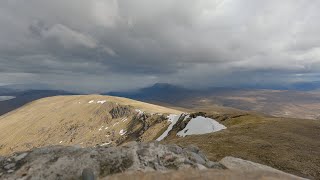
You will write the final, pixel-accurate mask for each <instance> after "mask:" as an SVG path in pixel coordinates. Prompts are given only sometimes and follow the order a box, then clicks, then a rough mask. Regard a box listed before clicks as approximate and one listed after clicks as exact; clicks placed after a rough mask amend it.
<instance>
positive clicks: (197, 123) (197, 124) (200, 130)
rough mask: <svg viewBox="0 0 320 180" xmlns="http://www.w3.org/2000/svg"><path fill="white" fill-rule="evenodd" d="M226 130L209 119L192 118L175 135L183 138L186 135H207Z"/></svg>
mask: <svg viewBox="0 0 320 180" xmlns="http://www.w3.org/2000/svg"><path fill="white" fill-rule="evenodd" d="M226 128H227V127H225V126H224V125H222V124H220V123H219V122H217V121H215V120H213V119H211V118H205V117H202V116H198V117H196V118H192V119H191V120H190V121H189V123H188V124H187V126H186V127H185V128H184V129H183V130H181V131H180V132H178V133H177V135H178V136H182V137H185V136H186V135H192V134H207V133H212V132H217V131H221V130H223V129H226Z"/></svg>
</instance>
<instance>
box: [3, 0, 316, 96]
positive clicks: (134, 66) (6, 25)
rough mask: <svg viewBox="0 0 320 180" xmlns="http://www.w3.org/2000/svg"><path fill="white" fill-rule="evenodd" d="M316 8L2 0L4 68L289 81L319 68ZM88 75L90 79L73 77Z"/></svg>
mask: <svg viewBox="0 0 320 180" xmlns="http://www.w3.org/2000/svg"><path fill="white" fill-rule="evenodd" d="M319 8H320V2H319V1H313V0H283V1H278V0H270V1H256V0H244V1H235V0H197V1H185V0H162V1H156V0H135V1H132V0H91V1H87V0H68V1H63V0H56V1H49V0H29V1H12V0H4V1H1V2H0V24H1V27H2V29H1V31H0V38H1V41H0V65H1V66H2V67H0V70H1V71H2V72H5V73H10V72H13V71H14V72H15V73H32V74H34V76H39V78H38V79H37V80H38V81H41V82H52V83H54V84H55V85H57V86H59V85H61V87H62V88H63V87H67V86H68V88H70V87H72V86H73V85H74V86H77V87H79V88H80V87H81V85H82V86H83V89H95V88H96V89H99V90H100V89H103V88H106V89H107V88H108V89H111V90H112V89H117V88H120V87H121V88H125V87H126V84H127V87H128V88H130V87H132V84H133V83H135V84H136V85H135V86H142V85H145V82H148V83H153V82H156V81H165V82H166V81H169V82H173V83H180V84H188V85H191V86H192V85H193V84H196V83H197V84H199V83H202V85H203V86H207V85H213V84H222V85H223V84H226V83H229V84H230V83H235V84H237V83H240V84H241V83H248V81H250V80H251V79H252V78H251V77H253V76H256V77H259V78H258V79H263V78H264V77H265V73H268V74H275V75H277V76H279V77H278V78H272V77H271V75H270V77H268V78H267V77H266V79H268V81H274V82H281V81H289V80H290V77H292V78H293V79H294V78H296V76H295V74H304V75H307V74H314V73H315V72H318V71H319V70H320V66H319V64H320V55H319V46H320V39H319V37H320V34H319V33H320V23H318V19H319V18H320V13H319V11H318V9H319ZM39 69H43V70H39ZM55 73H59V75H60V76H64V75H65V76H68V77H67V78H66V79H67V81H69V84H68V83H67V82H66V80H62V79H61V77H59V78H58V77H57V76H56V75H55ZM280 74H281V75H280ZM110 75H112V76H110ZM86 76H88V77H89V76H90V77H95V78H91V79H90V81H91V82H90V83H79V84H77V83H76V82H77V81H81V79H82V78H83V77H86ZM106 76H108V77H112V78H113V79H111V78H107V80H105V79H106V78H104V77H106ZM240 76H241V77H240ZM280 76H281V77H283V78H281V77H280ZM100 77H101V78H100ZM126 77H127V78H126ZM150 77H153V78H151V79H150ZM183 77H188V78H183ZM302 77H306V78H309V79H314V77H312V76H302ZM53 78H56V79H54V80H53V81H48V79H53ZM130 78H133V79H134V80H135V81H134V82H132V79H130ZM8 79H10V80H8ZM226 79H227V80H226ZM272 79H273V80H272ZM23 80H28V78H24V77H20V79H17V78H16V77H15V78H10V77H8V76H2V77H0V81H12V83H15V82H18V81H19V82H20V81H23ZM129 80H130V82H129ZM66 84H68V85H67V86H66ZM129 84H130V85H129Z"/></svg>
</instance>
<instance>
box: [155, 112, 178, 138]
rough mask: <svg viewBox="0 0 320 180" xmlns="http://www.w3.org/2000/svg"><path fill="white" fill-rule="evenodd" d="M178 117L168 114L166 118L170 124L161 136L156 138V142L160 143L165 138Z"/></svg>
mask: <svg viewBox="0 0 320 180" xmlns="http://www.w3.org/2000/svg"><path fill="white" fill-rule="evenodd" d="M180 116H181V115H180ZM180 116H179V115H176V114H170V115H169V116H168V121H169V122H171V124H170V125H169V127H168V129H167V130H166V131H165V132H164V133H163V134H161V136H160V137H158V138H157V141H161V140H163V139H164V138H165V137H167V135H168V133H169V132H170V131H171V130H172V128H173V126H174V125H175V124H176V123H177V122H178V120H179V118H180Z"/></svg>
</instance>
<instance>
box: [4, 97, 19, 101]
mask: <svg viewBox="0 0 320 180" xmlns="http://www.w3.org/2000/svg"><path fill="white" fill-rule="evenodd" d="M14 98H16V97H14V96H0V101H7V100H10V99H14Z"/></svg>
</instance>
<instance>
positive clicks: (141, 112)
mask: <svg viewBox="0 0 320 180" xmlns="http://www.w3.org/2000/svg"><path fill="white" fill-rule="evenodd" d="M135 111H136V112H138V114H139V115H141V114H143V113H144V112H143V111H141V110H140V109H135Z"/></svg>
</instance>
